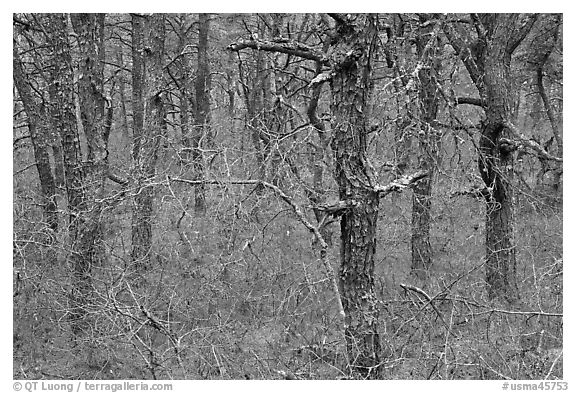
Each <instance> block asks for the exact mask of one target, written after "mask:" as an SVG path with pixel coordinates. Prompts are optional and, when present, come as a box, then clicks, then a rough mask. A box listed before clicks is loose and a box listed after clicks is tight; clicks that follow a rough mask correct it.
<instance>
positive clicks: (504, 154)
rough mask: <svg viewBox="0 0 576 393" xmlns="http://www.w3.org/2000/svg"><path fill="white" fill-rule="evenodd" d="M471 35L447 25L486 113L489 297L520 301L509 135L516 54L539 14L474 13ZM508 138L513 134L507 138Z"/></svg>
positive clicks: (483, 152)
mask: <svg viewBox="0 0 576 393" xmlns="http://www.w3.org/2000/svg"><path fill="white" fill-rule="evenodd" d="M470 18H471V26H473V27H474V32H475V35H476V39H474V40H472V42H469V40H467V39H466V37H470V36H471V35H472V32H469V31H465V30H463V28H461V27H460V28H459V27H458V25H457V24H454V23H448V24H446V25H445V27H444V32H445V33H446V35H447V37H448V39H449V41H450V43H451V44H452V46H453V47H454V49H455V50H456V52H457V54H458V55H459V56H460V58H461V59H462V61H463V62H464V65H465V66H466V69H467V70H468V74H469V75H470V78H471V79H472V81H473V82H474V84H475V85H476V87H477V89H478V92H479V93H480V102H479V103H480V104H481V106H482V108H483V109H484V112H485V114H486V120H485V121H484V123H483V125H482V130H481V135H480V142H479V147H480V151H479V157H478V168H479V170H480V175H481V177H482V180H483V181H484V184H485V185H486V189H487V192H486V193H485V196H486V282H487V284H488V295H489V297H490V298H504V299H506V300H508V301H510V302H513V301H515V300H516V299H518V296H519V294H518V286H517V282H516V244H515V240H514V220H515V219H514V189H513V187H512V184H511V179H512V177H513V164H514V162H513V161H514V158H513V154H512V153H513V151H514V149H515V146H514V144H513V143H511V142H510V139H509V138H507V136H511V137H513V136H514V134H517V132H516V129H515V127H514V126H513V124H512V122H511V95H510V80H511V79H510V64H511V60H512V53H514V50H515V49H516V48H517V47H518V45H520V43H521V42H522V41H523V40H524V38H525V37H526V35H527V34H528V33H529V31H530V29H531V28H532V26H533V24H534V22H535V20H536V15H521V14H481V15H478V14H471V16H470ZM507 134H509V135H507Z"/></svg>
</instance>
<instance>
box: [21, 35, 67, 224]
mask: <svg viewBox="0 0 576 393" xmlns="http://www.w3.org/2000/svg"><path fill="white" fill-rule="evenodd" d="M12 64H13V67H14V84H15V85H16V88H17V89H18V94H19V96H20V99H21V100H22V106H23V107H24V111H26V114H27V115H28V131H29V133H30V139H31V141H32V149H33V150H34V159H35V160H36V169H37V170H38V177H39V179H40V189H41V191H42V197H43V202H42V209H43V210H44V220H45V221H46V224H47V225H48V227H49V228H51V229H52V230H54V231H56V230H57V229H58V206H57V203H56V184H55V182H54V177H53V176H52V171H51V168H50V156H49V154H48V143H47V138H46V134H47V132H48V130H47V129H45V128H43V127H42V124H44V122H43V120H42V118H41V112H40V107H39V105H38V104H37V103H36V100H35V99H34V96H33V95H32V89H31V87H30V82H29V81H28V79H27V76H26V75H27V74H26V72H25V71H24V67H23V65H22V60H21V59H20V55H19V53H18V49H17V47H16V45H14V46H13V63H12Z"/></svg>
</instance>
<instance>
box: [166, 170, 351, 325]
mask: <svg viewBox="0 0 576 393" xmlns="http://www.w3.org/2000/svg"><path fill="white" fill-rule="evenodd" d="M167 180H168V182H170V181H175V182H180V183H187V184H193V185H197V184H254V185H260V186H263V187H266V188H268V189H270V190H272V191H274V193H276V195H278V196H279V197H280V198H281V199H283V200H284V202H286V203H287V204H288V205H290V207H291V208H292V211H293V212H294V214H296V217H298V219H299V220H300V222H301V223H302V224H304V226H305V227H306V228H308V230H309V231H310V232H312V233H313V234H314V237H316V240H318V243H320V246H321V247H322V248H321V250H320V260H321V261H322V263H323V264H324V267H325V268H326V270H327V271H328V275H329V279H330V282H331V284H332V290H333V291H334V295H335V296H336V303H337V305H338V311H339V313H340V316H341V317H342V318H343V319H344V318H345V317H346V313H345V312H344V307H343V306H342V298H341V296H340V290H339V288H338V282H337V281H336V273H335V272H334V269H333V268H332V265H331V264H330V261H328V260H327V254H328V252H327V250H328V243H326V240H325V239H324V236H323V235H322V233H321V232H320V229H319V228H318V227H316V226H314V225H312V224H311V223H310V221H308V219H307V218H306V215H305V214H304V212H303V211H302V208H301V207H300V206H298V204H297V203H296V202H294V200H293V199H292V198H291V197H289V196H288V195H286V193H285V192H284V191H282V190H281V189H280V188H279V187H277V186H275V185H273V184H271V183H268V182H265V181H262V180H240V179H229V180H227V179H222V180H206V179H205V180H188V179H180V178H170V177H168V179H167Z"/></svg>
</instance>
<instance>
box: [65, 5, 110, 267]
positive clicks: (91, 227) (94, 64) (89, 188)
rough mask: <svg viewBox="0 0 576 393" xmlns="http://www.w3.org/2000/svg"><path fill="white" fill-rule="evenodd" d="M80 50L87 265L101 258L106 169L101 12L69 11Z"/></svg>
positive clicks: (80, 98)
mask: <svg viewBox="0 0 576 393" xmlns="http://www.w3.org/2000/svg"><path fill="white" fill-rule="evenodd" d="M70 19H71V21H72V27H73V29H74V32H75V33H76V36H77V39H78V48H79V51H80V61H79V75H80V76H79V78H78V101H79V103H80V119H81V121H82V128H83V130H84V135H85V136H86V141H87V146H88V157H87V158H88V160H87V162H86V163H85V168H86V172H85V182H86V184H85V192H86V198H87V200H86V208H87V211H86V222H85V225H86V226H85V227H84V228H83V230H84V232H85V233H84V234H83V235H82V236H81V238H83V243H84V245H83V247H86V252H87V254H88V255H90V267H91V266H95V265H97V264H99V262H101V260H102V257H103V250H102V208H103V206H102V202H99V201H101V200H102V199H103V197H104V184H105V180H106V177H107V173H108V165H107V156H108V141H107V139H108V138H107V133H108V132H109V130H108V129H107V127H108V124H107V117H106V111H105V103H106V98H105V97H104V56H105V53H104V14H71V15H70Z"/></svg>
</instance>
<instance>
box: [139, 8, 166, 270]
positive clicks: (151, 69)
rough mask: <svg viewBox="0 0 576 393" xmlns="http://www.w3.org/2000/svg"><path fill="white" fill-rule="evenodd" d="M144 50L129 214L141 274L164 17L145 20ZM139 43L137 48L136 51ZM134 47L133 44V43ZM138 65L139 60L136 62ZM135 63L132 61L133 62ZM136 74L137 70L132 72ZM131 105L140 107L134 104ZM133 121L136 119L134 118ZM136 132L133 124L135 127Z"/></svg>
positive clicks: (160, 124) (158, 122) (159, 117)
mask: <svg viewBox="0 0 576 393" xmlns="http://www.w3.org/2000/svg"><path fill="white" fill-rule="evenodd" d="M140 18H141V17H140V16H133V22H135V23H133V27H135V32H133V35H134V37H137V36H140V32H139V30H140V28H139V27H138V26H139V24H140V21H134V19H140ZM144 26H145V38H146V40H145V41H146V45H145V47H144V50H143V52H144V55H145V57H144V58H145V64H146V67H145V70H146V74H145V77H144V78H141V77H138V78H137V79H138V82H137V83H139V82H142V81H143V80H144V81H145V84H144V86H145V91H144V92H143V96H144V97H145V99H146V105H145V108H146V115H145V122H144V126H143V129H142V134H141V135H139V136H138V135H136V134H135V138H134V149H135V150H134V157H135V161H136V162H135V166H136V177H137V189H136V194H135V196H134V208H133V213H132V253H131V256H132V261H133V263H134V264H135V268H136V270H137V271H141V270H143V269H145V268H146V267H148V266H149V264H150V251H151V248H152V219H153V211H154V210H153V202H154V185H153V184H151V183H152V182H153V178H154V176H155V175H156V163H157V161H158V150H159V147H160V138H161V136H162V133H163V128H164V104H163V100H164V97H163V94H162V90H163V86H164V83H163V64H162V59H163V56H164V38H165V26H164V15H160V14H154V15H152V16H149V17H147V18H146V19H145V23H144ZM138 44H139V43H138V42H137V43H136V45H135V46H136V48H135V49H134V48H133V50H136V51H138ZM133 45H134V43H133ZM135 60H136V62H137V63H138V59H135ZM133 61H134V60H133ZM133 72H136V71H133ZM134 105H136V106H137V107H140V104H139V103H137V102H135V103H134ZM135 122H136V119H135ZM135 130H136V124H135Z"/></svg>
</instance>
